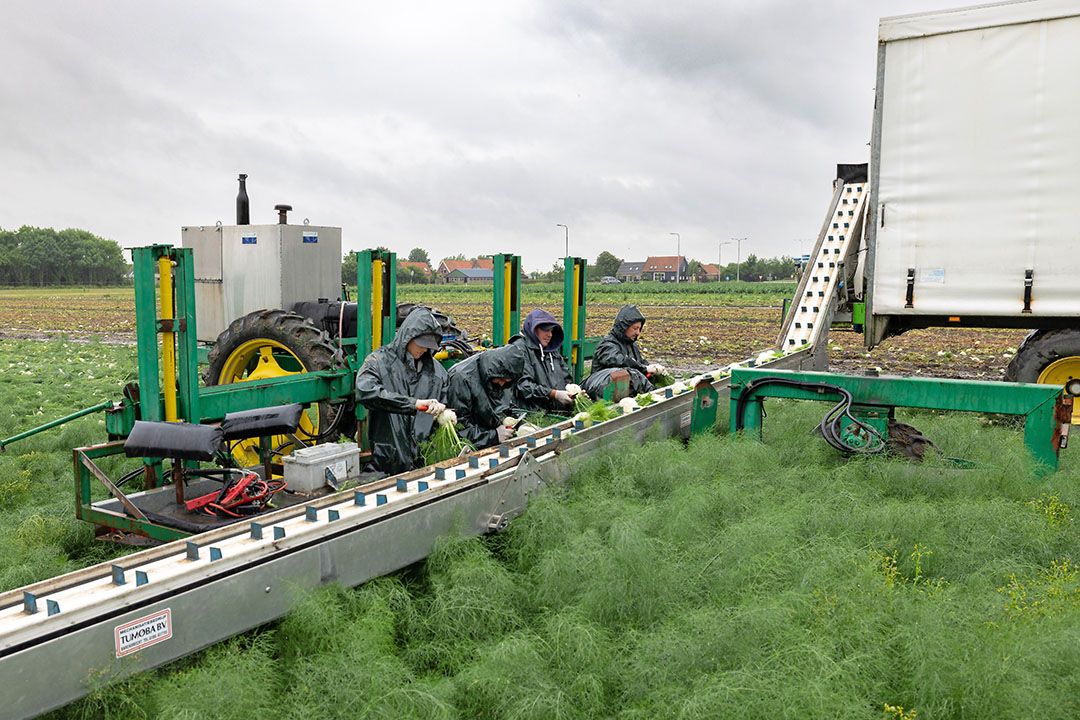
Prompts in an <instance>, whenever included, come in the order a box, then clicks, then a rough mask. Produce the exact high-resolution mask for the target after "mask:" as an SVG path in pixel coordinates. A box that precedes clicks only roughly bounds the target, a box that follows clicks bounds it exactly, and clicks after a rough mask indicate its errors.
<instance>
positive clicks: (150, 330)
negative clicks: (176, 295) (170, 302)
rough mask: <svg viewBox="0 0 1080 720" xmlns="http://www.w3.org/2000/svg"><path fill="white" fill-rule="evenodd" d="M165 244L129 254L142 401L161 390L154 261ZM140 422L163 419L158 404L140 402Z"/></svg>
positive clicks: (143, 248) (138, 249) (155, 267)
mask: <svg viewBox="0 0 1080 720" xmlns="http://www.w3.org/2000/svg"><path fill="white" fill-rule="evenodd" d="M169 247H170V246H168V245H151V246H149V247H139V248H134V249H133V250H132V251H131V259H132V263H133V272H134V275H135V342H136V352H137V356H138V365H139V392H140V393H141V394H142V397H144V398H153V399H154V400H157V398H158V397H159V392H160V390H161V370H160V365H159V362H158V328H157V282H156V280H155V279H154V278H155V271H156V270H157V263H156V261H157V259H158V258H159V257H160V256H161V254H162V253H163V252H168V249H169ZM141 405H142V408H141V411H142V419H143V420H161V419H163V418H164V417H165V412H164V409H163V404H162V403H161V402H160V401H157V402H149V401H145V402H143V403H141Z"/></svg>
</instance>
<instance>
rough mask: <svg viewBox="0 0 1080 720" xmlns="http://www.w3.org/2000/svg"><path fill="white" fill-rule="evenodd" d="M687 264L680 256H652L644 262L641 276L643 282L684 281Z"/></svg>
mask: <svg viewBox="0 0 1080 720" xmlns="http://www.w3.org/2000/svg"><path fill="white" fill-rule="evenodd" d="M686 269H687V262H686V258H685V257H683V256H682V255H678V256H676V255H654V256H650V257H649V259H648V260H646V261H645V267H644V268H643V269H642V272H641V276H642V278H643V279H645V280H659V281H660V282H675V280H676V279H677V278H681V279H683V280H686V278H687V273H686Z"/></svg>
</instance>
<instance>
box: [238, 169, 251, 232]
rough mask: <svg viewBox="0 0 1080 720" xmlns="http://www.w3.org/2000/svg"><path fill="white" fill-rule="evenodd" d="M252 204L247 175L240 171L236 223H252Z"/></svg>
mask: <svg viewBox="0 0 1080 720" xmlns="http://www.w3.org/2000/svg"><path fill="white" fill-rule="evenodd" d="M250 208H251V206H250V204H249V203H248V194H247V175H246V174H245V173H240V192H238V193H237V194H236V224H237V225H250V224H251V210H250Z"/></svg>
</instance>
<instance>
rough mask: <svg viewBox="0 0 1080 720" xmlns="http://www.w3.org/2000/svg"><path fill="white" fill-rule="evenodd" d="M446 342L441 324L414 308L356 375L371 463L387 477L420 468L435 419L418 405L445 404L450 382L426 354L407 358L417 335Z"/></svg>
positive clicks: (426, 310) (437, 364)
mask: <svg viewBox="0 0 1080 720" xmlns="http://www.w3.org/2000/svg"><path fill="white" fill-rule="evenodd" d="M424 334H434V335H439V336H440V337H441V336H442V329H441V326H440V325H439V321H438V320H436V319H435V317H434V316H433V315H432V314H431V311H430V310H428V309H426V308H416V309H415V310H413V311H412V312H411V313H409V315H408V317H406V318H405V321H404V322H402V323H401V327H400V328H398V331H397V333H396V335H395V336H394V339H393V340H391V341H390V342H389V343H388V344H386V345H384V346H382V347H381V348H379V349H378V350H375V351H374V352H373V353H371V354H370V355H368V356H367V357H366V358H365V359H364V364H363V365H362V366H361V367H360V372H359V373H357V375H356V399H357V401H358V402H359V403H360V404H361V405H363V406H364V407H365V408H367V410H368V421H369V423H368V439H369V440H370V441H371V449H372V462H373V464H374V465H375V467H376V468H377V469H379V470H381V471H382V472H384V473H387V474H391V475H392V474H396V473H399V472H404V471H406V470H410V469H412V468H414V467H418V466H419V465H420V464H421V460H420V452H419V444H420V442H421V441H423V440H426V439H427V438H428V437H430V435H431V433H432V430H433V429H434V421H435V419H434V418H433V417H432V416H431V415H428V414H427V413H417V412H416V401H417V400H427V399H429V398H435V399H437V400H439V401H440V402H444V403H445V402H446V388H447V376H446V370H445V369H444V368H443V366H442V365H441V364H439V363H438V362H436V361H435V359H434V358H432V356H431V353H426V354H425V355H423V356H422V357H421V358H420V360H414V359H413V357H412V356H411V355H410V354H409V351H408V346H409V341H410V340H413V339H414V338H416V337H417V336H419V335H424Z"/></svg>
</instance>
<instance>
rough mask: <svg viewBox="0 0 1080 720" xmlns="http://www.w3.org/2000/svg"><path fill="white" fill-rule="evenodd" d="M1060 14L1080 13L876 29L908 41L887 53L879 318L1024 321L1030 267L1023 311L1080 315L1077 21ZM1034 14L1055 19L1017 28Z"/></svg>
mask: <svg viewBox="0 0 1080 720" xmlns="http://www.w3.org/2000/svg"><path fill="white" fill-rule="evenodd" d="M1064 5H1071V6H1072V8H1073V10H1074V11H1075V12H1080V3H1078V2H1072V3H1063V2H1061V1H1060V0H1049V1H1047V2H1024V3H1009V4H1007V5H1002V6H992V7H989V8H983V9H981V10H982V12H984V13H987V15H986V16H985V17H982V18H980V17H979V15H978V12H979V11H978V10H972V11H969V12H966V13H962V14H958V13H944V14H941V15H938V16H920V17H918V18H916V17H912V18H900V19H893V20H883V21H882V29H881V36H882V38H884V39H888V38H889V37H907V39H899V40H891V41H889V42H887V43H886V44H885V48H884V86H883V91H884V101H883V103H882V107H881V108H879V112H880V117H879V119H878V122H879V124H880V131H881V143H880V148H879V152H878V154H877V161H878V164H879V168H878V169H879V172H880V175H879V182H878V188H877V190H878V196H877V201H878V218H877V227H876V228H875V229H874V231H875V235H876V238H875V241H874V242H875V262H874V275H873V277H874V290H873V292H874V295H873V312H874V314H875V315H893V314H896V315H915V314H917V315H961V316H962V315H993V316H1012V315H1020V314H1021V311H1022V309H1023V296H1024V276H1025V272H1026V270H1029V269H1030V270H1033V271H1034V278H1033V288H1032V289H1033V292H1032V297H1033V302H1032V306H1031V310H1032V315H1035V316H1072V315H1080V292H1077V288H1076V280H1077V278H1078V277H1080V17H1077V16H1075V15H1074V16H1072V17H1060V16H1061V15H1063V14H1065V9H1064V7H1063V6H1064ZM1037 7H1042V8H1043V12H1044V16H1047V17H1054V18H1055V19H1050V20H1044V21H1034V22H1030V21H1029V22H1024V21H1023V20H1024V19H1025V18H1028V19H1029V18H1030V17H1031V15H1032V9H1033V8H1037ZM1006 11H1011V13H1012V14H1011V15H1009V12H1006ZM949 17H952V19H953V21H957V22H960V25H954V26H953V29H952V30H949V29H948V28H949V24H948V22H947V20H948V18H949ZM934 18H936V19H934ZM991 21H1001V22H1009V23H1010V24H1005V25H1001V26H998V27H985V25H986V24H987V23H988V22H991ZM902 22H906V23H907V25H906V28H907V31H909V32H908V33H907V35H906V36H905V34H904V33H903V32H900V31H899V30H898V28H899V27H900V25H899V24H900V23H902ZM890 23H891V24H890ZM912 23H916V25H912ZM920 23H921V24H920ZM887 25H888V27H889V28H891V29H890V30H889V31H888V32H886V30H887ZM957 27H961V28H962V27H976V28H978V29H974V30H963V29H961V30H957V29H956V28H957ZM934 28H936V32H938V33H941V34H933V35H926V34H925V33H926V32H928V31H930V30H932V29H934ZM913 35H914V37H913ZM920 35H921V36H920ZM909 268H914V269H915V284H914V296H913V307H912V308H905V307H904V306H905V300H906V291H907V275H908V269H909Z"/></svg>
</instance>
